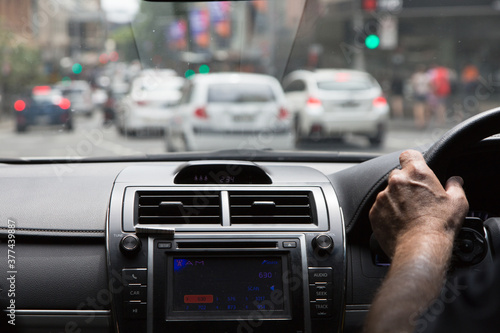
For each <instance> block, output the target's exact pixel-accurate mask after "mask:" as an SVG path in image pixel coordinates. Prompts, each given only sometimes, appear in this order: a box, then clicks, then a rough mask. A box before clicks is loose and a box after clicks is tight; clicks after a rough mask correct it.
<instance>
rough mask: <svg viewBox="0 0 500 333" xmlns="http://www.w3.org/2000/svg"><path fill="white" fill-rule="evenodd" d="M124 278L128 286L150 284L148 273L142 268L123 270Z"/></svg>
mask: <svg viewBox="0 0 500 333" xmlns="http://www.w3.org/2000/svg"><path fill="white" fill-rule="evenodd" d="M122 278H123V282H124V283H125V284H126V285H128V284H130V283H140V284H148V271H147V270H146V269H141V268H124V269H122Z"/></svg>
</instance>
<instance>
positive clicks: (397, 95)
mask: <svg viewBox="0 0 500 333" xmlns="http://www.w3.org/2000/svg"><path fill="white" fill-rule="evenodd" d="M403 91H404V82H403V79H402V78H401V76H400V75H399V74H395V75H394V77H393V78H392V82H391V93H392V94H391V109H392V115H393V116H394V118H402V117H403V111H404V103H403Z"/></svg>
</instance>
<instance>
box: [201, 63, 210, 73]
mask: <svg viewBox="0 0 500 333" xmlns="http://www.w3.org/2000/svg"><path fill="white" fill-rule="evenodd" d="M208 73H210V67H208V65H201V66H200V74H208Z"/></svg>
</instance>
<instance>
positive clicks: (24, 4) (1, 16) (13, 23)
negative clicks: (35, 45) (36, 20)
mask: <svg viewBox="0 0 500 333" xmlns="http://www.w3.org/2000/svg"><path fill="white" fill-rule="evenodd" d="M32 4H33V2H32V0H18V1H0V29H2V30H8V31H11V32H12V33H13V35H14V38H19V39H20V38H22V37H23V36H24V37H25V38H32V36H33V35H32V33H33V30H32V25H31V22H27V21H26V20H23V19H22V18H27V17H31V16H32V13H33V8H32Z"/></svg>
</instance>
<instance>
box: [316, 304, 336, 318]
mask: <svg viewBox="0 0 500 333" xmlns="http://www.w3.org/2000/svg"><path fill="white" fill-rule="evenodd" d="M332 306H333V301H331V300H328V301H314V302H311V315H312V316H313V317H314V318H325V317H331V316H332V315H333V309H332Z"/></svg>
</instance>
